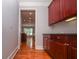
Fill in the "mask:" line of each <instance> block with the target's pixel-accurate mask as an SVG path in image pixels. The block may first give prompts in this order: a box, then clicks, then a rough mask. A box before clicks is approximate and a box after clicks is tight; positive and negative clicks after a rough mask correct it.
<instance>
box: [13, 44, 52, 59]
mask: <svg viewBox="0 0 79 59" xmlns="http://www.w3.org/2000/svg"><path fill="white" fill-rule="evenodd" d="M14 59H51V57H50V56H49V55H48V54H47V53H46V52H44V51H41V50H34V49H30V48H29V47H26V44H25V43H22V45H21V49H20V50H19V51H18V53H17V54H16V56H15V57H14Z"/></svg>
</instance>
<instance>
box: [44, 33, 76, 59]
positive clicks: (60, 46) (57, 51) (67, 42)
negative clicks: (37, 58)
mask: <svg viewBox="0 0 79 59" xmlns="http://www.w3.org/2000/svg"><path fill="white" fill-rule="evenodd" d="M46 37H47V39H45V38H46ZM43 39H44V40H43V44H44V45H43V46H44V49H45V50H46V51H47V52H48V53H49V55H50V56H51V57H52V58H54V59H77V36H76V34H49V35H46V34H44V38H43Z"/></svg>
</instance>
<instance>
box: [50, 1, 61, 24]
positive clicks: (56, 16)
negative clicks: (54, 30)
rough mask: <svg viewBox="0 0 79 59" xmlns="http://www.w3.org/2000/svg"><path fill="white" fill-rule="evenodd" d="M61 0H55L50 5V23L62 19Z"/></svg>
mask: <svg viewBox="0 0 79 59" xmlns="http://www.w3.org/2000/svg"><path fill="white" fill-rule="evenodd" d="M59 4H60V0H53V2H52V3H51V4H50V6H49V25H51V24H54V23H57V22H58V21H59V20H60V12H59V11H60V8H59Z"/></svg>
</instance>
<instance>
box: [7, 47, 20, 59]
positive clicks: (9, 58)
mask: <svg viewBox="0 0 79 59" xmlns="http://www.w3.org/2000/svg"><path fill="white" fill-rule="evenodd" d="M18 50H19V49H18V46H17V47H16V48H15V49H14V51H13V52H12V53H11V54H10V55H9V56H8V58H7V59H13V58H14V56H15V55H16V53H17V52H18Z"/></svg>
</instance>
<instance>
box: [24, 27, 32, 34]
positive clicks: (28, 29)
mask: <svg viewBox="0 0 79 59" xmlns="http://www.w3.org/2000/svg"><path fill="white" fill-rule="evenodd" d="M24 33H26V34H27V35H33V28H24Z"/></svg>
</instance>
